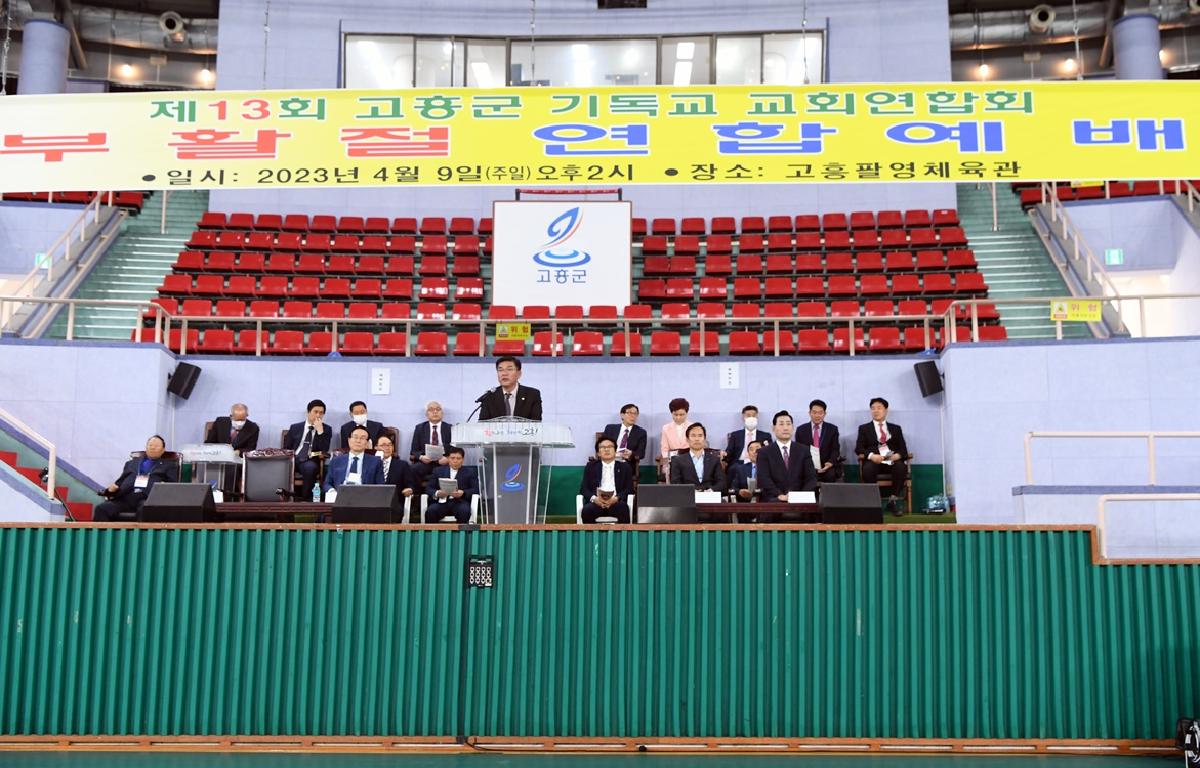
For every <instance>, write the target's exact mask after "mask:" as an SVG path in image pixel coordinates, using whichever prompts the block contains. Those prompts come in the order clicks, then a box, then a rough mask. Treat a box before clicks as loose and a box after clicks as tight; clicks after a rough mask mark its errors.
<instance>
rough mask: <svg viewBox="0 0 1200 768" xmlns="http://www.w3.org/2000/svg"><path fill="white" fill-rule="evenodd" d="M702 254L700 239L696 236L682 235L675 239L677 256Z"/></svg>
mask: <svg viewBox="0 0 1200 768" xmlns="http://www.w3.org/2000/svg"><path fill="white" fill-rule="evenodd" d="M698 253H700V238H699V237H696V236H695V235H680V236H679V237H677V238H675V255H676V256H695V255H697V254H698Z"/></svg>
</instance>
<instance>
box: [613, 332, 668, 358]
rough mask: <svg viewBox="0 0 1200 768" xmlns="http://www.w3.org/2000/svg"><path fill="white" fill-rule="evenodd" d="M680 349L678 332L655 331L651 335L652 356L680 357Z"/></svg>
mask: <svg viewBox="0 0 1200 768" xmlns="http://www.w3.org/2000/svg"><path fill="white" fill-rule="evenodd" d="M614 344H615V342H614ZM680 349H681V343H680V340H679V333H678V331H654V332H653V333H651V334H650V354H651V355H679V352H680Z"/></svg>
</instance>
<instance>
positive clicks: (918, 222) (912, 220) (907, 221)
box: [904, 209, 933, 229]
mask: <svg viewBox="0 0 1200 768" xmlns="http://www.w3.org/2000/svg"><path fill="white" fill-rule="evenodd" d="M932 223H933V220H932V219H930V218H929V211H925V210H919V209H917V210H908V211H905V212H904V226H905V228H906V229H913V228H915V227H928V226H929V225H930V224H932Z"/></svg>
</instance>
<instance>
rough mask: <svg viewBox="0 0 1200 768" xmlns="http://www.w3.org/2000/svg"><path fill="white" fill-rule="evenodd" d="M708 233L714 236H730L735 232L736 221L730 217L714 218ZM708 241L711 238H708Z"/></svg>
mask: <svg viewBox="0 0 1200 768" xmlns="http://www.w3.org/2000/svg"><path fill="white" fill-rule="evenodd" d="M709 232H711V233H712V234H714V235H732V234H735V233H736V232H737V221H736V220H735V219H734V218H733V217H732V216H714V217H713V220H712V224H711V226H710V228H709ZM709 239H710V240H711V239H712V238H709Z"/></svg>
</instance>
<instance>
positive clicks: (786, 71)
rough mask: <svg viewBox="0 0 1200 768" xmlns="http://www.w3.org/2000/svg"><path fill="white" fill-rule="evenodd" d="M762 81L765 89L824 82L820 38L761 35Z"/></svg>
mask: <svg viewBox="0 0 1200 768" xmlns="http://www.w3.org/2000/svg"><path fill="white" fill-rule="evenodd" d="M762 40H763V63H762V69H763V72H762V81H763V83H765V84H768V85H806V84H808V83H820V82H822V81H824V79H825V78H824V77H823V74H824V73H823V70H822V67H821V62H823V61H824V60H825V57H824V40H823V39H822V37H821V35H820V34H813V33H809V34H807V35H795V34H786V35H763V38H762Z"/></svg>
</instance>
